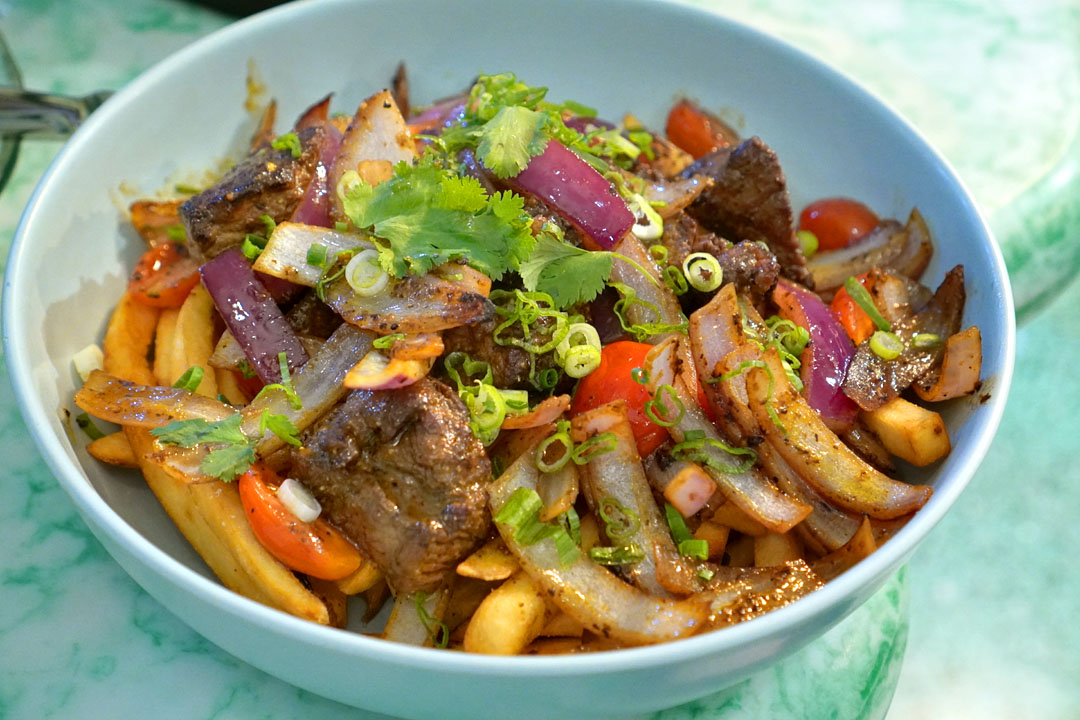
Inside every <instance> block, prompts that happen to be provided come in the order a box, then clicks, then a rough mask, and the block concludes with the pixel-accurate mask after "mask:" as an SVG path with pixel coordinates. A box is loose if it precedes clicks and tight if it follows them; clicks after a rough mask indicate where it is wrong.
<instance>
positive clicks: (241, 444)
mask: <svg viewBox="0 0 1080 720" xmlns="http://www.w3.org/2000/svg"><path fill="white" fill-rule="evenodd" d="M243 422H244V416H243V415H242V414H241V413H233V414H232V415H229V416H228V417H226V418H224V419H222V420H217V421H215V422H210V421H208V420H204V419H202V418H189V419H187V420H173V421H172V422H170V423H169V424H168V425H164V426H162V427H158V428H154V429H153V430H151V431H150V434H151V435H153V436H155V437H156V438H157V439H158V442H160V443H162V444H163V445H178V446H180V447H183V448H193V447H197V446H199V445H203V446H209V447H210V448H211V449H210V451H209V452H208V453H207V454H206V455H205V456H204V457H203V459H202V461H201V462H200V463H199V469H200V470H201V471H202V472H204V473H205V474H207V475H210V476H212V477H216V478H218V479H219V480H224V481H225V482H232V481H233V480H235V479H236V478H237V476H239V475H242V474H243V473H245V472H247V470H248V468H250V467H251V464H252V463H253V462H255V446H256V444H258V442H259V438H260V437H262V435H263V434H265V433H266V431H267V430H269V431H270V432H272V433H274V434H275V435H277V436H278V437H279V438H281V439H282V440H284V441H285V442H287V443H289V444H290V445H295V446H299V445H300V439H299V437H297V434H298V430H297V429H296V426H295V425H293V423H292V422H291V421H290V420H289V418H288V417H286V416H285V415H277V414H274V413H270V412H267V411H263V414H262V415H261V416H260V417H259V437H250V436H248V435H246V434H244V432H243V430H241V429H240V426H241V425H242V424H243Z"/></svg>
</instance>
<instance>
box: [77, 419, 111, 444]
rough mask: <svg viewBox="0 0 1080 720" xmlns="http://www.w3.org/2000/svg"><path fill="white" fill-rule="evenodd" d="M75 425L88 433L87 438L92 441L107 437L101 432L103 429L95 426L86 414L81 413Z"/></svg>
mask: <svg viewBox="0 0 1080 720" xmlns="http://www.w3.org/2000/svg"><path fill="white" fill-rule="evenodd" d="M75 424H76V425H78V426H79V428H80V429H81V430H82V431H83V432H84V433H86V436H87V437H88V438H90V439H91V440H100V439H101V438H103V437H105V433H103V432H101V429H100V428H98V426H97V425H95V424H94V421H93V420H91V419H90V416H89V415H88V414H86V413H79V414H78V415H76V416H75Z"/></svg>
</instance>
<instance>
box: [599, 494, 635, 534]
mask: <svg viewBox="0 0 1080 720" xmlns="http://www.w3.org/2000/svg"><path fill="white" fill-rule="evenodd" d="M596 512H597V514H598V515H599V516H600V519H601V520H603V521H604V532H605V533H607V536H608V538H610V539H611V541H612V542H625V541H626V540H629V539H630V538H631V537H632V536H633V535H634V533H636V532H637V531H638V530H640V529H641V520H639V519H638V516H637V513H636V512H634V511H633V510H631V509H630V508H628V507H624V506H623V505H622V504H621V503H620V502H619V501H618V500H616V499H615V498H613V497H611V496H610V495H609V496H608V497H605V498H604V499H602V500H601V501H600V503H599V504H598V505H597V508H596Z"/></svg>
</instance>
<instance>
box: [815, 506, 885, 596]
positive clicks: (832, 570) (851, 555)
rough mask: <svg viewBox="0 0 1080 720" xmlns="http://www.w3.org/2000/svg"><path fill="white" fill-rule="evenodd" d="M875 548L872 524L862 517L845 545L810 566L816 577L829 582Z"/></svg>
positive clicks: (868, 519)
mask: <svg viewBox="0 0 1080 720" xmlns="http://www.w3.org/2000/svg"><path fill="white" fill-rule="evenodd" d="M875 550H877V542H876V541H875V540H874V528H873V525H871V523H870V518H868V517H863V521H862V525H860V526H859V529H858V530H856V531H855V534H854V535H853V536H852V538H851V539H850V540H848V541H847V544H846V545H844V546H843V547H842V548H840V549H839V550H833V551H832V552H831V553H829V554H828V555H825V556H824V557H822V558H819V559H817V560H815V561H814V562H812V563H810V567H811V569H812V570H813V571H814V572H815V573H817V574H818V577H820V578H821V579H822V580H824V581H825V582H829V581H830V580H832V579H833V578H835V577H837V576H838V575H840V574H841V573H843V572H845V571H847V570H849V569H850V568H852V567H853V566H854V565H855V563H857V562H859V561H860V560H862V559H863V558H865V557H869V556H870V554H871V553H873V552H874V551H875Z"/></svg>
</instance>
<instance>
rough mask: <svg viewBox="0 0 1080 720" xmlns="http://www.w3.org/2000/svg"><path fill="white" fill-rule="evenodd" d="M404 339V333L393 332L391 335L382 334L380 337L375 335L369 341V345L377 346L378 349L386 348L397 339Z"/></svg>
mask: <svg viewBox="0 0 1080 720" xmlns="http://www.w3.org/2000/svg"><path fill="white" fill-rule="evenodd" d="M404 339H405V333H394V334H392V335H383V336H382V337H377V338H375V339H374V340H372V341H371V346H372V347H376V348H378V349H380V350H386V349H387V348H389V347H390V346H391V345H393V344H394V343H396V342H397V341H398V340H404Z"/></svg>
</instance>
